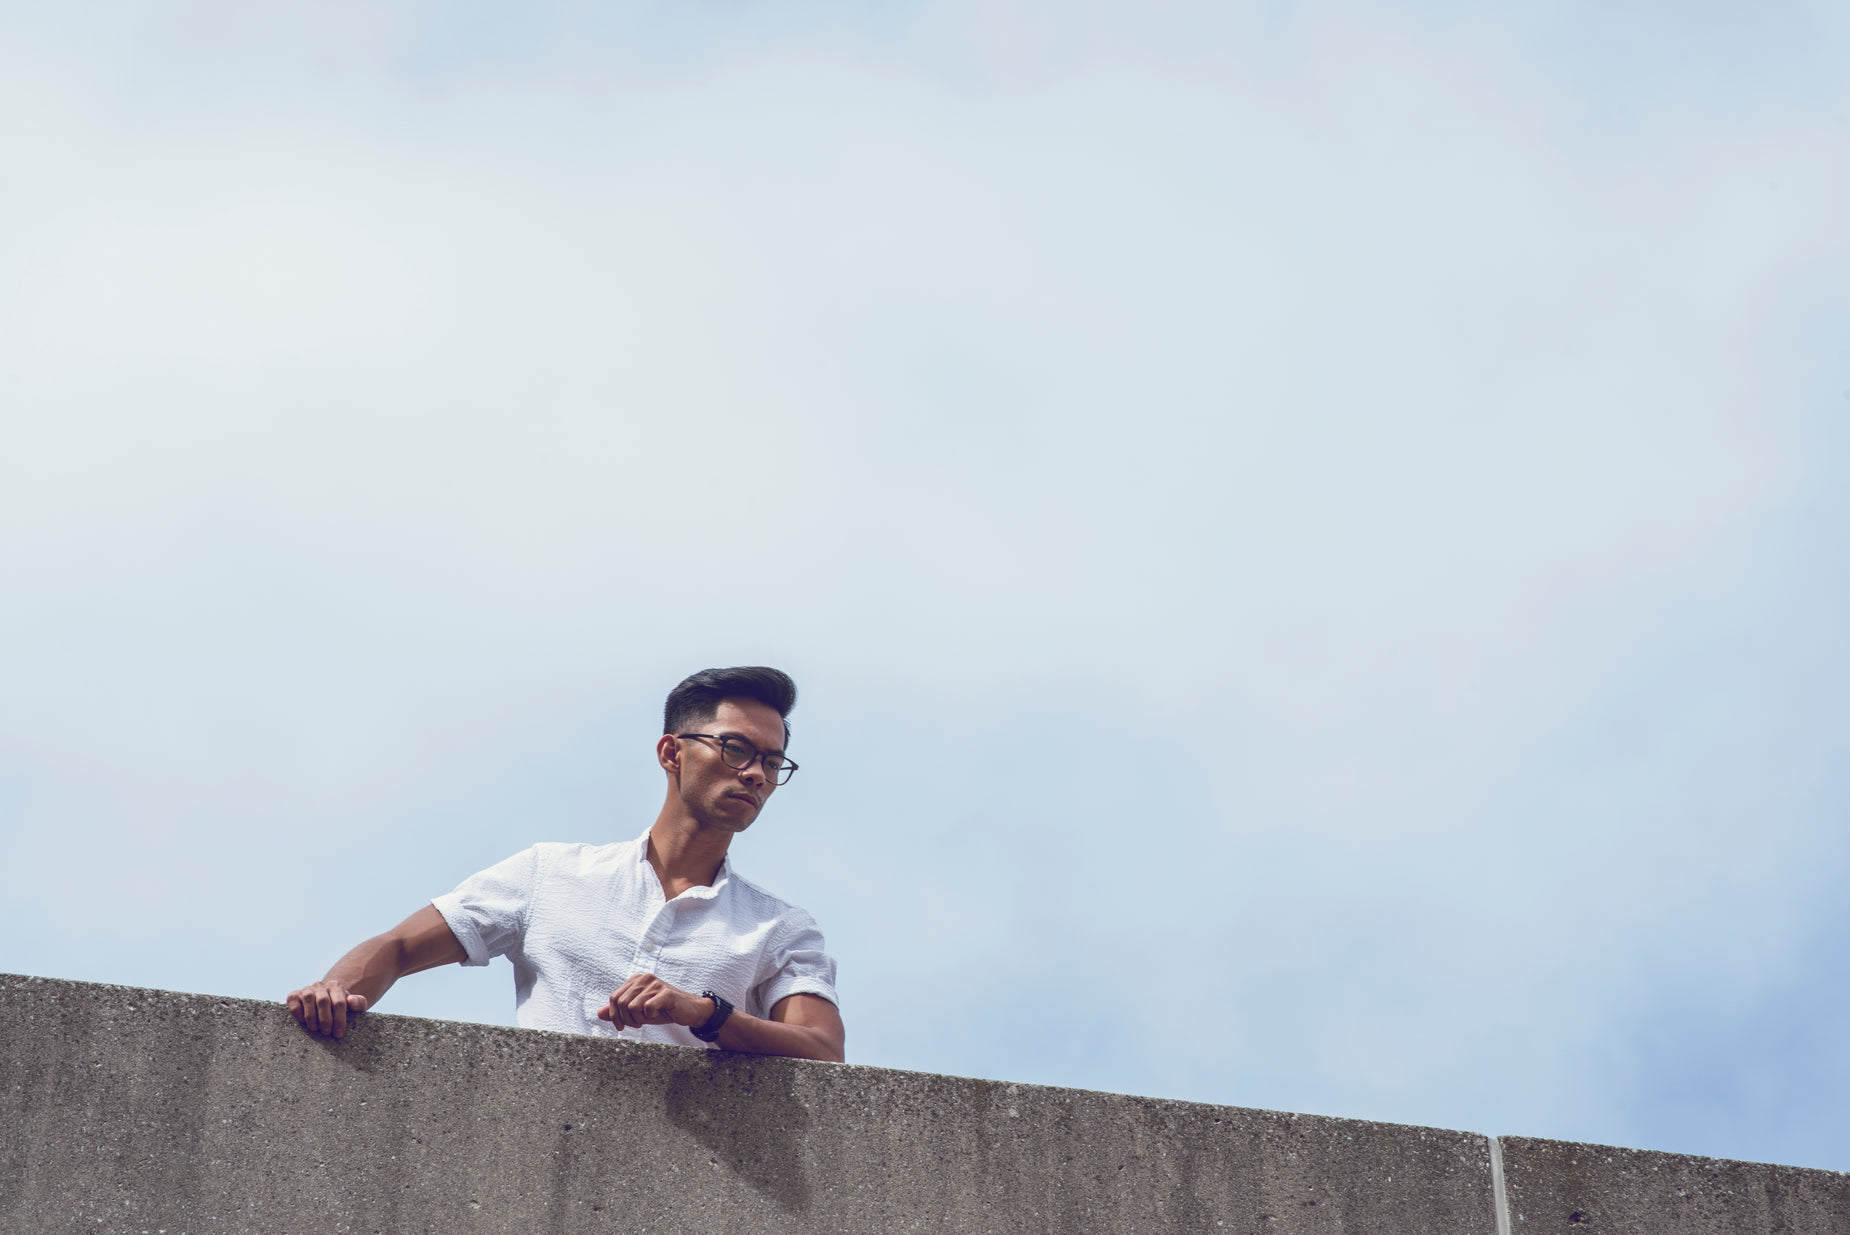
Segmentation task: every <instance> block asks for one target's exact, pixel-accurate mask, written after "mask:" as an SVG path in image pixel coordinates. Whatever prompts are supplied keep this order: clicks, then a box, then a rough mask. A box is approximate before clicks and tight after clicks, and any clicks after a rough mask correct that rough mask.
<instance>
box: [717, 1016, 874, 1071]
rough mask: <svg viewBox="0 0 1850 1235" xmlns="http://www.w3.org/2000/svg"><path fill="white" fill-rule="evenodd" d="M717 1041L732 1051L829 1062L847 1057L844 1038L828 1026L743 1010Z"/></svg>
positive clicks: (728, 1024) (721, 1032)
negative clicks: (798, 1022)
mask: <svg viewBox="0 0 1850 1235" xmlns="http://www.w3.org/2000/svg"><path fill="white" fill-rule="evenodd" d="M713 1044H714V1045H715V1046H718V1047H720V1048H722V1049H724V1050H728V1051H750V1052H752V1053H753V1054H755V1055H788V1056H790V1057H791V1058H793V1059H820V1060H823V1061H824V1062H827V1063H841V1062H843V1060H844V1059H845V1058H846V1056H845V1055H844V1053H843V1051H842V1044H841V1042H840V1040H839V1039H838V1038H837V1037H836V1035H833V1034H830V1033H829V1032H828V1031H826V1030H824V1029H819V1028H815V1027H812V1026H809V1025H793V1024H790V1023H788V1022H780V1021H767V1020H764V1019H763V1018H761V1017H756V1016H747V1015H746V1014H745V1013H743V1012H734V1013H733V1014H732V1015H731V1016H729V1017H727V1018H726V1023H725V1024H724V1025H721V1026H720V1030H719V1037H718V1038H716V1039H714V1042H713Z"/></svg>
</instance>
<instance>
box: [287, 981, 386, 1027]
mask: <svg viewBox="0 0 1850 1235" xmlns="http://www.w3.org/2000/svg"><path fill="white" fill-rule="evenodd" d="M283 1002H285V1003H287V1004H288V1005H289V1014H290V1015H291V1016H293V1017H295V1019H296V1023H297V1024H299V1025H301V1026H302V1028H304V1029H306V1030H308V1032H310V1033H312V1034H317V1035H319V1036H321V1037H327V1038H344V1037H346V1036H347V1021H348V1017H349V1015H350V1014H352V1013H357V1012H364V1011H366V996H364V995H355V994H354V993H353V992H351V991H349V990H348V989H347V988H346V987H345V986H344V985H342V984H341V983H340V982H339V981H337V980H335V979H333V978H323V979H322V980H321V981H319V982H315V983H312V984H311V985H308V986H305V987H303V988H302V989H301V990H299V991H290V992H289V998H288V999H286V1000H284V1001H283Z"/></svg>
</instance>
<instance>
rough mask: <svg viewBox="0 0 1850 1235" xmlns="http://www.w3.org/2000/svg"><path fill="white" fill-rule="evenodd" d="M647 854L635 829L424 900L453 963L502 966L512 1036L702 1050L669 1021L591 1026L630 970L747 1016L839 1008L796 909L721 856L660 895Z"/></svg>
mask: <svg viewBox="0 0 1850 1235" xmlns="http://www.w3.org/2000/svg"><path fill="white" fill-rule="evenodd" d="M648 849H649V836H648V833H646V832H645V833H643V835H642V836H641V837H639V838H638V839H636V840H633V841H624V842H620V843H618V844H614V845H569V844H540V845H535V846H533V847H532V848H531V849H523V850H521V851H520V852H519V853H517V854H515V855H514V856H513V857H511V858H509V859H507V860H506V861H504V862H497V863H496V864H495V865H493V866H491V867H489V868H488V869H487V870H485V871H482V872H481V873H480V874H477V875H471V876H470V877H469V878H467V879H465V880H463V881H462V883H461V884H459V885H458V886H457V888H456V890H455V891H454V892H449V893H446V894H445V895H443V896H439V897H437V898H436V899H434V900H433V901H432V902H431V904H433V905H435V906H436V907H437V912H438V913H441V914H442V915H443V920H444V921H446V922H448V923H449V925H450V930H451V931H452V932H453V933H454V934H455V936H456V938H457V939H458V940H459V941H461V943H462V946H463V950H464V951H465V952H467V953H468V958H467V959H466V960H464V961H463V964H465V965H486V964H487V963H488V961H489V958H490V957H494V956H506V957H507V958H508V959H509V960H510V961H512V962H513V964H514V1020H515V1022H516V1023H517V1024H519V1025H520V1026H522V1027H523V1028H526V1029H552V1030H558V1031H560V1032H563V1033H588V1034H601V1035H603V1036H605V1037H616V1036H618V1035H619V1034H621V1035H622V1036H623V1037H626V1038H629V1039H630V1040H632V1041H644V1042H671V1043H674V1044H676V1045H679V1046H705V1045H706V1043H703V1042H701V1041H700V1039H698V1038H696V1037H694V1035H693V1034H692V1033H691V1032H689V1031H688V1029H687V1028H686V1027H684V1026H681V1025H644V1026H643V1027H642V1028H640V1029H619V1028H618V1027H616V1026H613V1025H612V1024H610V1022H608V1021H600V1020H599V1019H597V1012H598V1009H599V1008H602V1007H603V1006H604V1005H605V1004H607V1003H609V1002H610V995H611V992H612V991H614V990H616V989H617V988H618V987H619V986H621V985H623V983H624V981H625V980H627V979H628V978H630V977H631V976H632V975H634V974H638V973H653V974H655V975H656V976H657V977H659V978H661V979H662V980H663V981H664V982H668V983H671V984H673V985H675V986H678V987H680V988H681V989H682V990H686V991H693V992H696V993H698V992H700V991H703V990H711V991H714V992H716V993H718V994H721V995H724V996H725V997H726V998H727V999H729V1000H731V1001H732V1003H733V1005H734V1006H735V1007H737V1008H739V1009H740V1010H741V1011H744V1012H748V1013H750V1014H751V1015H753V1016H760V1017H762V1016H768V1015H770V1011H771V1009H772V1007H773V1006H775V1005H776V1003H777V1001H778V1000H780V999H782V998H783V997H784V996H786V995H795V994H808V995H820V996H821V997H822V998H824V999H826V1000H828V1001H829V1002H830V1003H833V1004H837V1005H839V1004H840V1002H841V1001H840V1000H839V999H838V998H837V997H836V994H835V961H834V959H833V958H832V957H830V956H829V954H828V952H827V951H826V950H825V945H824V943H823V939H822V932H821V931H820V930H818V929H817V927H816V922H815V919H813V918H811V917H810V916H809V914H807V913H805V912H804V911H803V910H801V909H799V908H797V907H796V906H795V905H792V904H789V903H788V902H786V901H783V900H780V899H778V898H777V897H775V896H773V895H771V894H770V893H769V892H766V891H765V890H764V889H763V888H760V887H759V886H758V885H757V884H755V883H752V882H751V881H750V880H747V879H745V878H743V877H741V876H740V875H738V874H737V873H736V872H734V871H733V869H732V861H731V859H730V858H728V859H727V860H725V861H723V862H721V863H720V868H719V874H718V876H717V877H716V878H715V879H714V881H713V885H712V886H711V887H698V888H689V889H688V890H687V891H685V892H683V893H681V895H679V896H677V897H675V898H674V899H673V900H668V899H666V898H665V897H664V896H663V894H662V885H661V881H660V880H659V879H657V878H656V877H655V868H654V867H652V866H650V865H649V859H648Z"/></svg>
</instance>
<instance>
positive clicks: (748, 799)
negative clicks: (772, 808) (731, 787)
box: [726, 793, 760, 810]
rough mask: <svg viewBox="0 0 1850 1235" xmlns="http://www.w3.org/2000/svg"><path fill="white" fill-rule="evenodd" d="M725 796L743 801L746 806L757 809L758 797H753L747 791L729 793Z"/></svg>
mask: <svg viewBox="0 0 1850 1235" xmlns="http://www.w3.org/2000/svg"><path fill="white" fill-rule="evenodd" d="M726 796H727V797H729V798H732V799H733V800H734V801H738V802H743V803H745V804H746V805H747V806H749V807H751V808H752V809H753V810H757V809H758V807H759V805H760V803H759V801H758V799H757V798H754V797H753V796H752V795H751V794H749V793H729V794H727V795H726Z"/></svg>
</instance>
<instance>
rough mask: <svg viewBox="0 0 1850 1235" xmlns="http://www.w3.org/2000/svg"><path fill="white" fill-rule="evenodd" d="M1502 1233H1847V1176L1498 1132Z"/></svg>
mask: <svg viewBox="0 0 1850 1235" xmlns="http://www.w3.org/2000/svg"><path fill="white" fill-rule="evenodd" d="M1500 1140H1501V1148H1502V1152H1503V1183H1504V1188H1505V1196H1506V1198H1507V1202H1508V1205H1509V1221H1510V1235H1556V1233H1557V1232H1559V1233H1560V1235H1600V1233H1601V1232H1607V1231H1625V1232H1628V1233H1632V1232H1635V1233H1636V1235H1672V1233H1673V1232H1674V1235H1743V1233H1749V1235H1759V1233H1761V1232H1765V1233H1767V1235H1773V1233H1775V1232H1777V1233H1778V1235H1850V1175H1845V1174H1840V1173H1838V1172H1836V1171H1808V1170H1801V1169H1800V1168H1798V1167H1793V1166H1769V1165H1767V1164H1765V1163H1760V1162H1731V1161H1728V1160H1727V1159H1723V1158H1692V1157H1687V1156H1685V1155H1683V1154H1666V1153H1655V1152H1653V1151H1650V1150H1645V1149H1615V1148H1613V1147H1611V1146H1608V1145H1577V1144H1573V1143H1571V1142H1567V1141H1541V1140H1531V1139H1529V1138H1527V1137H1519V1136H1506V1137H1502V1138H1500Z"/></svg>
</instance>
